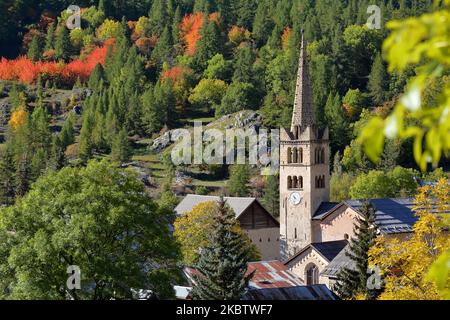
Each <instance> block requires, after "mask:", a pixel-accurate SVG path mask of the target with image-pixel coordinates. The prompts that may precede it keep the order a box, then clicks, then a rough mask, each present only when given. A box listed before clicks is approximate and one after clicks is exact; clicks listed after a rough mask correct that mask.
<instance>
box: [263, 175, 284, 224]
mask: <svg viewBox="0 0 450 320" xmlns="http://www.w3.org/2000/svg"><path fill="white" fill-rule="evenodd" d="M278 179H279V176H278V175H268V176H267V179H266V187H265V189H264V195H263V197H262V201H263V203H264V205H265V207H266V208H267V210H268V211H269V212H270V213H271V214H272V215H273V216H275V217H278V216H279V207H280V202H279V201H280V194H279V181H278Z"/></svg>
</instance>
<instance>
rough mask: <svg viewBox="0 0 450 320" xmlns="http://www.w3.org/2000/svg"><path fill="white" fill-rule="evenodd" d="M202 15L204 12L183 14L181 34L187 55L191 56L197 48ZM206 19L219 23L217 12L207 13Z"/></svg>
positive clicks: (202, 21)
mask: <svg viewBox="0 0 450 320" xmlns="http://www.w3.org/2000/svg"><path fill="white" fill-rule="evenodd" d="M203 17H204V13H202V12H194V13H192V14H188V15H186V16H184V18H183V20H182V21H181V28H180V29H181V36H182V39H183V41H184V43H185V46H186V49H185V53H186V54H187V55H188V56H193V55H194V54H195V51H196V49H197V43H198V41H199V40H200V38H201V34H200V31H201V29H202V27H203V23H204V18H203ZM208 20H209V21H214V22H215V23H217V24H219V23H220V14H219V13H218V12H213V13H211V14H209V16H208Z"/></svg>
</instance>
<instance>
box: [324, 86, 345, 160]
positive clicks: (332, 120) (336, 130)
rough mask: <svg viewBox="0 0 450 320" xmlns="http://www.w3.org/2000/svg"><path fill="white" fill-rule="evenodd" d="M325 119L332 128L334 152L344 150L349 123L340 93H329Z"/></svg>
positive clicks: (331, 136)
mask: <svg viewBox="0 0 450 320" xmlns="http://www.w3.org/2000/svg"><path fill="white" fill-rule="evenodd" d="M325 120H326V123H327V124H328V126H329V128H330V141H331V143H330V145H331V151H332V153H334V152H336V151H338V150H339V151H342V150H343V148H344V147H345V146H346V145H347V143H348V137H349V132H348V123H347V121H346V119H345V117H344V111H343V109H342V101H341V97H340V96H339V94H338V93H336V95H335V96H334V97H333V94H331V93H330V94H329V95H328V99H327V103H326V105H325Z"/></svg>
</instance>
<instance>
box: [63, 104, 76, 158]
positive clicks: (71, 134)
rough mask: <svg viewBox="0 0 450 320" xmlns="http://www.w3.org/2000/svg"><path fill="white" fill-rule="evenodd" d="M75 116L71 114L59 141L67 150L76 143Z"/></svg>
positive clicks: (65, 122)
mask: <svg viewBox="0 0 450 320" xmlns="http://www.w3.org/2000/svg"><path fill="white" fill-rule="evenodd" d="M73 118H74V116H73V113H70V114H69V116H68V117H67V119H66V121H64V124H63V127H62V129H61V133H60V137H59V140H60V142H61V144H62V147H63V149H64V150H65V149H66V148H67V147H68V146H69V145H71V144H72V143H74V142H75V130H74V129H73V126H74V119H73Z"/></svg>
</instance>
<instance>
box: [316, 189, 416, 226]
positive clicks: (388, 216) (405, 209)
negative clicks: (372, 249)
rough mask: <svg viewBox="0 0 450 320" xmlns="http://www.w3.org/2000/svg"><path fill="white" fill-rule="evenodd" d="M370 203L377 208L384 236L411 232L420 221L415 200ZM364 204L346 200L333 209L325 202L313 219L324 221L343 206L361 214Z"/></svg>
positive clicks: (400, 199) (378, 200) (378, 221)
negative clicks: (414, 209) (415, 207)
mask: <svg viewBox="0 0 450 320" xmlns="http://www.w3.org/2000/svg"><path fill="white" fill-rule="evenodd" d="M369 202H370V203H371V204H372V205H373V207H374V208H375V216H376V217H375V224H376V225H377V227H378V229H379V230H380V232H381V233H383V234H396V233H405V232H411V231H412V227H413V225H414V224H415V223H416V221H417V220H418V217H417V216H416V215H415V214H414V211H413V207H414V199H413V198H387V199H369ZM363 203H364V200H346V201H343V202H341V203H339V204H337V205H335V206H334V207H333V206H332V203H331V202H324V203H322V204H321V206H320V207H319V209H318V210H317V211H316V213H315V214H314V217H313V219H314V220H323V219H325V218H326V217H327V216H329V215H330V214H332V213H333V212H334V211H335V210H336V209H338V208H340V207H342V206H348V207H350V208H352V209H354V210H355V211H357V212H360V209H361V207H362V206H363Z"/></svg>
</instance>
